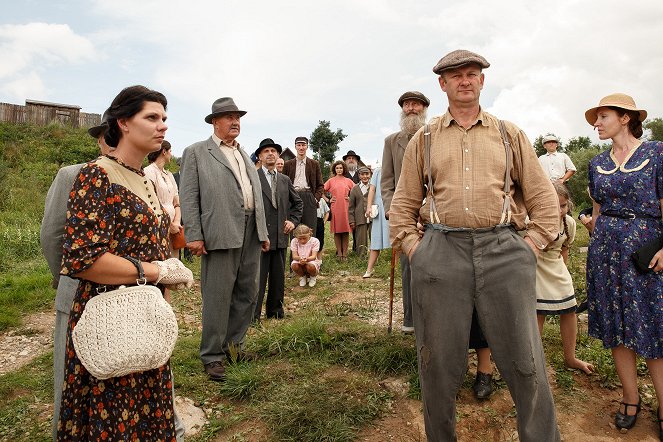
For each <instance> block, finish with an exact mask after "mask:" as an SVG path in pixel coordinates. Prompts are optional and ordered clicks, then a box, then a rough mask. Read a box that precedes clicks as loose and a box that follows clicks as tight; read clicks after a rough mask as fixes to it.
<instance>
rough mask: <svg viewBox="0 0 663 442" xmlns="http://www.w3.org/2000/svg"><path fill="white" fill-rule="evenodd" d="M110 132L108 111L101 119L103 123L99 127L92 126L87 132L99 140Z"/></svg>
mask: <svg viewBox="0 0 663 442" xmlns="http://www.w3.org/2000/svg"><path fill="white" fill-rule="evenodd" d="M107 130H108V109H106V112H104V115H103V116H102V117H101V123H99V126H92V127H91V128H89V129H88V130H87V133H89V134H90V136H91V137H93V138H99V136H101V135H103V134H105V133H106V131H107Z"/></svg>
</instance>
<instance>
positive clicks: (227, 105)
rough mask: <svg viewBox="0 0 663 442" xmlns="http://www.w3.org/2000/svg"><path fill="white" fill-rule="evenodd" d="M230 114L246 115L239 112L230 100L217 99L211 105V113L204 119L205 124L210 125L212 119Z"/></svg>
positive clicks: (241, 111)
mask: <svg viewBox="0 0 663 442" xmlns="http://www.w3.org/2000/svg"><path fill="white" fill-rule="evenodd" d="M230 113H238V114H240V116H244V115H246V111H243V110H239V108H238V107H237V106H236V105H235V102H234V101H233V99H232V98H230V97H223V98H219V99H218V100H216V101H215V102H214V103H212V113H211V114H209V115H208V116H206V117H205V123H209V124H212V118H215V117H218V116H219V115H223V114H230Z"/></svg>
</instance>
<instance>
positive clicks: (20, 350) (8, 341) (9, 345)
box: [0, 311, 55, 375]
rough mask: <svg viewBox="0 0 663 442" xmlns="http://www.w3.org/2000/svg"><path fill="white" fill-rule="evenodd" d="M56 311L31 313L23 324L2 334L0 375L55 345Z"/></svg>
mask: <svg viewBox="0 0 663 442" xmlns="http://www.w3.org/2000/svg"><path fill="white" fill-rule="evenodd" d="M53 324H55V312H54V311H49V312H41V313H34V314H31V315H29V316H27V317H25V318H24V319H23V325H22V326H21V327H19V328H16V329H11V330H8V331H6V332H4V333H2V334H0V375H3V374H5V373H9V372H10V371H14V370H18V369H19V368H21V367H23V366H24V365H27V364H29V363H30V362H31V361H32V360H33V359H35V358H36V357H38V356H40V355H42V354H44V353H46V352H47V351H48V350H50V349H51V348H52V347H53Z"/></svg>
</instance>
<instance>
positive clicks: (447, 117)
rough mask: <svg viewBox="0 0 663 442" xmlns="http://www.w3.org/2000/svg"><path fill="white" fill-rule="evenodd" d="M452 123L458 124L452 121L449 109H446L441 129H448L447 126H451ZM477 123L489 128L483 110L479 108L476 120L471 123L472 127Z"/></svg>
mask: <svg viewBox="0 0 663 442" xmlns="http://www.w3.org/2000/svg"><path fill="white" fill-rule="evenodd" d="M452 121H453V122H454V123H456V124H458V123H457V122H456V120H455V119H454V117H453V115H451V112H450V111H449V108H447V112H446V113H445V114H444V115H443V116H442V126H443V127H449V125H450V124H451V122H452ZM479 122H481V125H482V126H485V127H488V126H489V124H488V118H487V116H486V115H485V113H484V111H483V109H481V108H479V113H478V114H477V118H476V120H474V123H472V126H475V125H476V124H477V123H479Z"/></svg>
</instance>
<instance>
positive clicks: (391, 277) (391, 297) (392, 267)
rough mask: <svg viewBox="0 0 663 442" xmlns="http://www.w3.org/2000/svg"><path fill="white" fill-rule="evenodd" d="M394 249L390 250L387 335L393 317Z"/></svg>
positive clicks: (389, 331) (395, 253)
mask: <svg viewBox="0 0 663 442" xmlns="http://www.w3.org/2000/svg"><path fill="white" fill-rule="evenodd" d="M396 255H398V253H397V252H396V249H394V248H392V249H391V269H390V273H389V327H387V333H391V324H392V322H393V316H394V270H395V269H396Z"/></svg>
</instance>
